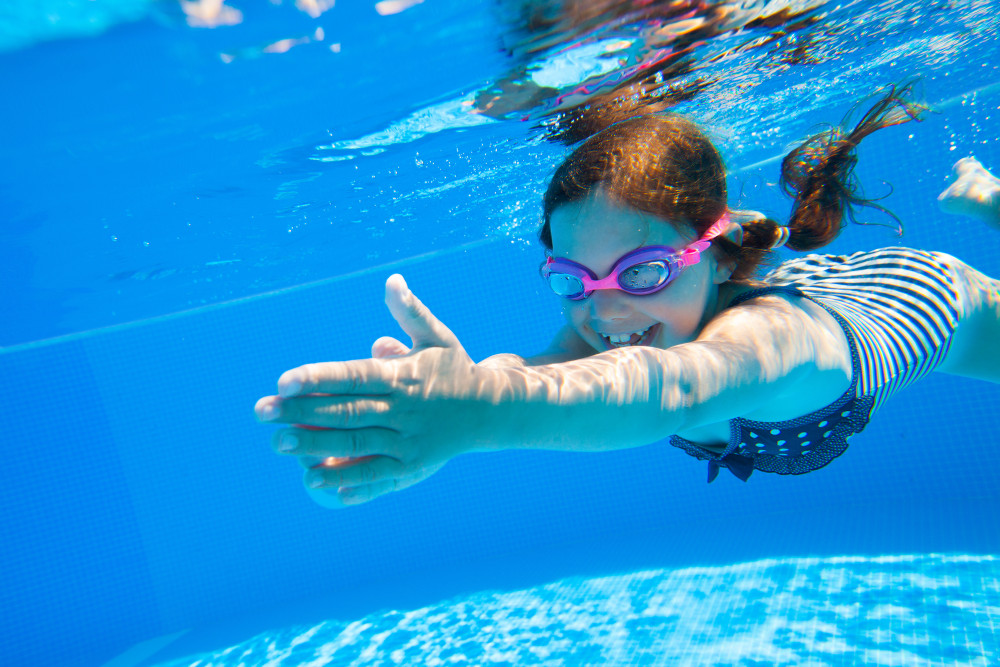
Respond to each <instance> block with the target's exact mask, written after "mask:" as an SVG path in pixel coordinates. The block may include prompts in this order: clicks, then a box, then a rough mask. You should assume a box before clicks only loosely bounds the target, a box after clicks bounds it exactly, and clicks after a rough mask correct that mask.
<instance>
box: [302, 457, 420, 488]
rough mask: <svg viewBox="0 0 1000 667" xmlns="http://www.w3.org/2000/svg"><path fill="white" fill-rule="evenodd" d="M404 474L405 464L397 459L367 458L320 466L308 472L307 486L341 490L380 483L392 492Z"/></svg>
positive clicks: (306, 476) (306, 475)
mask: <svg viewBox="0 0 1000 667" xmlns="http://www.w3.org/2000/svg"><path fill="white" fill-rule="evenodd" d="M404 472H405V469H404V466H403V464H402V463H401V462H400V461H398V460H397V459H394V458H391V457H389V456H365V457H362V458H358V459H351V460H348V461H342V462H339V463H337V464H335V465H333V466H328V465H326V464H325V463H324V464H320V465H319V466H316V467H315V468H312V469H311V470H308V471H306V474H305V484H306V486H307V487H309V488H311V489H323V488H337V489H339V488H343V487H347V488H351V487H357V486H364V485H368V484H376V483H379V484H385V485H386V486H388V487H391V488H389V489H388V490H390V491H391V490H394V489H395V487H396V480H397V479H399V478H400V477H402V476H403V474H404Z"/></svg>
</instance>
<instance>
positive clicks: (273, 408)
mask: <svg viewBox="0 0 1000 667" xmlns="http://www.w3.org/2000/svg"><path fill="white" fill-rule="evenodd" d="M277 417H278V406H277V405H275V404H274V403H270V404H268V405H265V406H264V407H263V408H261V411H260V418H261V419H263V420H264V421H266V422H268V421H271V420H272V419H276V418H277Z"/></svg>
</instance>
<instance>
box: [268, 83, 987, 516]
mask: <svg viewBox="0 0 1000 667" xmlns="http://www.w3.org/2000/svg"><path fill="white" fill-rule="evenodd" d="M907 92H908V90H907V89H906V88H904V89H902V90H896V89H895V88H893V89H890V90H889V91H888V93H887V94H886V95H885V96H884V97H883V98H882V99H880V100H879V101H878V102H877V103H876V104H875V105H874V106H873V107H872V108H871V110H870V111H869V112H868V113H867V114H866V115H865V116H864V117H863V118H862V120H861V121H860V122H859V123H858V125H857V126H856V127H855V128H854V129H853V130H852V131H846V130H841V129H833V130H830V131H827V132H824V133H822V134H820V135H817V136H816V137H813V138H811V139H809V140H808V141H806V142H805V143H804V144H802V145H801V146H799V147H798V148H796V149H795V150H794V151H793V152H792V153H791V154H790V155H789V156H788V157H786V159H785V161H784V163H783V165H782V185H783V187H784V189H785V191H786V192H788V193H789V194H792V195H793V196H794V197H795V205H794V207H793V212H792V215H791V219H790V220H789V222H788V223H787V224H786V225H780V224H778V223H776V222H774V221H773V220H769V219H767V218H765V217H764V216H762V215H759V214H753V213H747V212H740V211H734V210H731V209H729V208H728V206H727V195H726V180H725V171H724V167H723V164H722V160H721V158H720V156H719V154H718V152H717V150H716V149H715V147H714V146H713V145H712V144H711V142H710V141H709V140H708V139H707V138H706V137H705V135H704V134H702V132H701V131H700V130H699V129H698V128H697V127H696V126H695V125H693V124H692V123H691V122H689V121H687V120H685V119H683V118H681V117H679V116H675V115H647V116H643V117H638V118H633V119H629V120H626V121H623V122H619V123H616V124H614V125H612V126H611V127H608V128H607V129H604V130H602V131H601V132H599V133H597V134H595V135H594V136H592V137H591V138H590V139H588V140H586V141H585V142H584V143H583V144H582V145H580V146H579V148H577V149H576V150H575V151H574V152H573V153H572V154H571V155H570V156H569V157H568V158H567V159H566V161H565V162H564V163H563V164H562V165H561V166H560V167H559V169H558V170H557V171H556V173H555V175H554V177H553V178H552V181H551V183H550V184H549V187H548V190H547V192H546V194H545V198H544V224H543V227H542V230H541V233H540V239H541V241H542V243H543V244H544V245H545V247H546V248H547V250H548V251H549V252H548V253H547V258H546V261H545V263H544V264H543V266H542V269H541V270H542V275H543V277H544V278H545V279H546V281H547V282H548V284H549V286H550V287H551V288H552V289H553V290H554V291H555V293H556V294H558V295H559V296H561V297H563V300H562V301H563V310H564V312H565V316H566V320H567V324H566V326H565V327H564V328H563V329H562V331H560V332H559V333H558V334H557V335H556V337H555V340H553V342H552V344H551V345H550V346H549V348H548V349H547V350H546V351H545V352H544V353H543V354H541V355H539V356H538V357H535V358H531V359H522V358H520V357H517V356H515V355H510V354H503V355H497V356H494V357H490V358H489V359H486V360H485V361H483V362H481V363H479V364H476V363H473V361H472V360H471V359H470V358H469V356H468V355H467V354H466V352H465V350H464V349H463V348H462V345H461V344H460V343H459V341H458V340H457V339H456V337H455V335H454V334H453V333H452V332H451V331H449V330H448V328H447V327H446V326H445V325H444V324H442V323H441V322H440V321H438V320H437V319H436V318H435V317H434V316H433V315H432V314H431V312H430V311H429V310H428V309H427V308H426V307H425V306H424V305H423V304H422V303H421V302H420V301H419V300H418V299H417V297H416V296H414V295H413V293H412V292H410V291H409V289H408V288H407V286H406V283H405V282H404V281H403V279H402V277H401V276H398V275H394V276H391V277H390V278H389V279H388V281H387V283H386V304H387V306H388V307H389V310H390V311H391V313H392V315H393V317H394V318H395V319H396V321H397V322H398V323H399V324H400V326H401V327H402V328H403V330H404V331H405V332H406V333H407V334H408V335H409V336H410V337H411V339H412V341H413V343H412V348H410V347H407V346H406V345H404V344H403V343H401V342H400V341H397V340H395V339H391V338H381V339H379V340H378V341H376V342H375V344H374V346H373V348H372V354H373V358H372V359H367V360H359V361H347V362H331V363H319V364H309V365H306V366H301V367H299V368H295V369H292V370H289V371H287V372H286V373H284V374H283V375H282V376H281V378H280V379H279V381H278V396H268V397H265V398H262V399H260V400H259V401H258V403H257V406H256V412H257V415H258V418H259V419H261V420H262V421H267V422H273V423H282V424H291V425H295V426H294V427H293V428H286V429H283V430H280V431H278V432H277V433H275V435H274V439H273V442H274V446H275V448H276V449H277V450H278V451H280V452H282V453H287V454H293V455H295V456H298V457H300V460H301V461H302V463H303V465H304V466H305V467H306V468H307V469H308V470H307V472H306V477H305V480H306V485H307V488H309V489H310V492H311V494H312V495H313V497H314V498H315V499H316V500H317V501H318V502H320V503H321V504H323V505H325V506H330V507H339V506H342V505H350V504H357V503H362V502H366V501H369V500H372V499H374V498H376V497H378V496H380V495H383V494H385V493H388V492H390V491H395V490H399V489H402V488H405V487H407V486H410V485H412V484H415V483H416V482H419V481H422V480H424V479H426V478H427V477H429V476H430V475H431V474H433V473H434V472H436V471H437V470H438V469H440V468H441V467H442V466H443V465H444V464H445V463H447V462H448V461H449V460H450V459H451V458H452V457H454V456H457V455H459V454H462V453H465V452H472V451H487V450H498V449H507V448H538V449H564V450H574V451H600V450H612V449H621V448H627V447H635V446H640V445H644V444H648V443H652V442H655V441H659V440H662V439H664V438H669V442H670V443H671V444H672V445H674V446H676V447H679V448H681V449H683V450H684V451H686V452H687V453H688V454H691V455H692V456H694V457H696V458H698V459H702V460H704V461H707V462H708V480H709V481H712V480H713V479H715V477H716V476H717V475H718V473H719V471H720V470H721V469H722V468H726V469H728V470H729V471H730V472H732V473H733V474H734V475H736V476H737V477H739V478H740V479H742V480H746V479H747V478H748V477H749V476H750V474H751V473H752V472H753V471H754V470H760V471H764V472H776V473H780V474H800V473H805V472H810V471H813V470H816V469H818V468H821V467H823V466H825V465H826V464H828V463H829V462H830V461H832V460H833V459H834V458H836V457H837V456H839V455H840V454H841V453H843V452H844V450H845V449H846V448H847V445H848V438H850V437H851V436H852V435H855V434H857V433H859V432H860V431H862V430H863V429H864V428H865V425H866V424H867V422H868V420H869V418H870V416H871V415H872V414H873V413H874V411H875V410H876V409H877V408H878V407H879V405H881V403H882V402H883V401H885V400H886V399H887V398H888V397H889V396H890V395H892V394H893V393H894V392H895V391H897V390H899V389H900V388H902V387H904V386H906V385H908V384H910V383H912V382H913V381H915V380H917V379H919V378H920V377H923V376H924V375H926V374H927V373H929V372H931V371H933V370H938V371H941V372H945V373H952V374H956V375H964V376H968V377H974V378H981V379H985V380H989V381H992V382H997V381H1000V346H998V345H997V341H998V340H1000V289H998V288H1000V282H998V281H997V280H994V279H991V278H989V277H987V276H985V275H983V274H982V273H980V272H978V271H976V270H975V269H973V268H971V267H969V266H967V265H965V264H964V263H962V262H961V261H959V260H957V259H955V258H954V257H951V256H949V255H945V254H942V253H936V252H926V251H922V250H912V249H908V248H901V247H892V248H885V249H881V250H875V251H871V252H861V253H855V254H853V255H850V256H830V255H808V256H805V257H802V258H799V259H794V260H791V261H788V262H785V263H783V264H781V265H780V266H779V267H778V268H777V269H776V270H775V271H772V272H771V273H769V274H768V275H767V276H765V277H764V278H763V279H756V278H755V276H756V275H757V274H758V272H759V267H760V266H761V265H762V262H764V261H765V260H766V259H767V258H768V256H769V254H770V253H771V252H772V251H773V250H774V249H775V248H777V247H780V246H782V245H788V246H789V247H790V248H792V249H795V250H811V249H815V248H818V247H821V246H823V245H826V244H827V243H829V242H831V241H832V240H833V239H834V238H836V236H837V234H838V233H839V231H840V228H841V226H842V221H843V219H844V217H845V216H847V217H853V207H854V206H856V205H874V204H872V202H870V201H867V200H864V199H862V198H860V197H859V196H858V195H857V194H856V188H855V184H854V181H853V175H852V169H853V166H854V164H855V161H856V158H855V148H856V147H857V145H858V142H860V141H861V140H862V139H863V138H864V137H865V136H867V135H868V134H870V133H871V132H874V131H876V130H878V129H880V128H883V127H887V126H889V125H895V124H899V123H902V122H906V121H908V120H911V119H913V118H914V117H916V116H918V115H919V114H920V113H921V112H922V110H923V108H922V107H920V106H919V105H915V104H912V103H910V102H908V101H907V100H906V99H905V94H906V93H907ZM960 165H963V163H960ZM960 165H956V169H957V170H958V171H959V177H960V178H959V180H958V182H956V184H955V185H953V186H952V188H950V189H949V191H947V192H946V193H945V194H944V195H942V198H943V204H944V205H946V207H947V208H949V209H950V210H953V211H957V212H962V213H965V214H973V215H977V216H979V217H982V218H984V219H996V218H997V216H998V208H1000V198H991V197H992V195H991V194H990V193H991V192H994V193H995V190H996V184H997V181H996V179H995V178H993V177H992V175H990V174H989V172H986V171H985V169H983V168H982V167H981V165H978V163H975V165H971V164H970V163H964V166H961V167H960ZM975 167H978V169H976V168H975ZM991 179H992V180H991ZM991 188H993V190H991ZM984 193H985V194H984Z"/></svg>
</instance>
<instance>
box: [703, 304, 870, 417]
mask: <svg viewBox="0 0 1000 667" xmlns="http://www.w3.org/2000/svg"><path fill="white" fill-rule="evenodd" d="M744 296H749V297H750V298H748V299H746V300H745V301H743V302H742V303H740V304H739V305H736V306H733V307H730V308H726V309H725V310H723V311H722V312H721V313H719V314H718V315H717V316H716V317H715V318H714V319H713V320H712V321H711V322H709V323H708V324H707V325H706V326H705V328H704V329H703V330H702V332H701V334H700V335H699V338H698V341H699V342H705V343H713V342H715V343H726V344H729V345H732V346H736V347H738V348H742V349H743V350H744V354H746V355H748V356H750V357H752V358H753V359H754V360H755V366H757V368H758V372H759V373H760V374H761V377H762V378H763V379H764V380H765V381H770V382H772V383H773V392H772V397H773V399H774V400H771V401H768V402H767V404H766V405H761V407H760V408H759V409H758V410H756V411H755V414H752V415H744V416H747V417H750V418H754V419H759V420H761V421H780V420H784V419H794V418H796V417H799V416H801V415H803V414H807V413H809V412H813V411H815V410H818V409H820V408H822V407H825V406H826V405H829V404H830V403H832V402H833V401H835V400H837V399H838V398H840V396H841V395H843V393H844V392H845V391H846V390H847V389H848V387H849V386H850V384H851V378H852V373H853V368H852V357H851V346H850V343H849V342H848V340H847V336H846V334H845V333H844V331H843V329H842V327H841V326H840V323H839V322H838V321H837V320H836V319H835V318H834V317H833V316H832V315H831V314H830V313H829V312H827V311H826V310H825V309H824V308H823V307H822V306H820V305H818V304H817V303H814V302H813V301H811V300H809V299H808V298H805V297H803V296H799V295H795V294H793V293H764V294H760V295H754V294H753V293H750V294H745V295H744Z"/></svg>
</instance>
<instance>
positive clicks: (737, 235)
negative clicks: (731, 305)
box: [712, 222, 743, 285]
mask: <svg viewBox="0 0 1000 667" xmlns="http://www.w3.org/2000/svg"><path fill="white" fill-rule="evenodd" d="M719 236H721V237H724V238H726V239H728V240H729V241H731V242H733V243H735V244H736V245H738V246H742V245H743V228H742V227H741V226H740V225H739V223H736V222H730V223H729V224H728V225H727V226H726V228H725V229H724V230H723V232H722V233H721V234H719ZM720 255H721V253H714V254H713V256H714V257H715V275H714V276H713V279H712V282H714V283H715V284H716V285H721V284H722V283H724V282H726V281H727V280H729V278H730V277H731V276H732V275H733V271H735V270H736V262H734V261H733V260H732V259H731V258H729V257H726V256H720Z"/></svg>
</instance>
